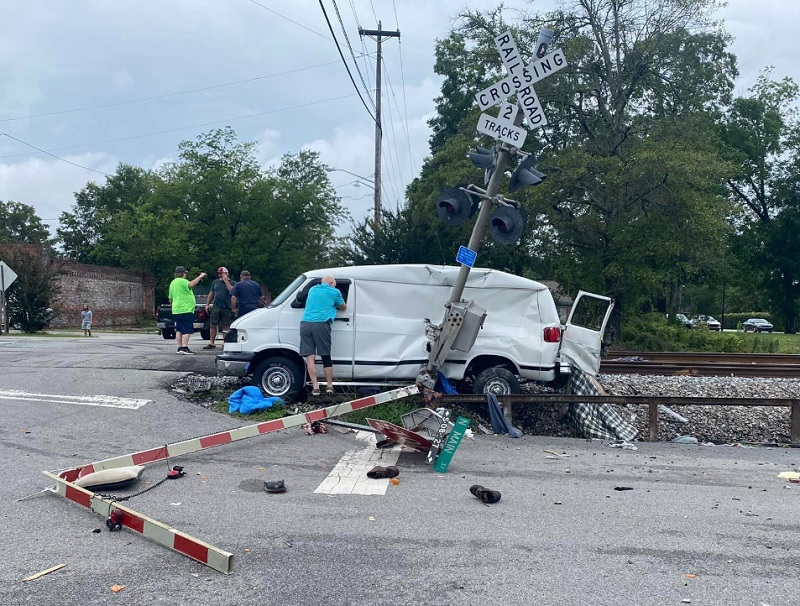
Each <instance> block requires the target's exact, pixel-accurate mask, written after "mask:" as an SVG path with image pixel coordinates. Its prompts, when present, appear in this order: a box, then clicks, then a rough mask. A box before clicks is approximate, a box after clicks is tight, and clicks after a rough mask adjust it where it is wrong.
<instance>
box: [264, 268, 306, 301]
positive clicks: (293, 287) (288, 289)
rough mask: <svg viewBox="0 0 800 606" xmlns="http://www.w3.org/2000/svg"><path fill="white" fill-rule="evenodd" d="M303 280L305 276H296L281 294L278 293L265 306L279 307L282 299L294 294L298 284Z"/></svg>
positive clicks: (298, 286)
mask: <svg viewBox="0 0 800 606" xmlns="http://www.w3.org/2000/svg"><path fill="white" fill-rule="evenodd" d="M305 281H306V277H305V276H302V275H301V276H297V277H296V278H295V279H294V280H293V281H292V283H291V284H289V286H287V287H286V288H284V289H283V290H282V291H281V294H279V295H278V296H277V297H275V298H274V299H272V302H271V303H270V304H269V305H267V307H279V306H280V305H283V303H284V301H286V299H288V298H289V297H291V296H292V295H293V294H294V292H295V291H296V290H297V289H298V288H300V285H301V284H303V283H304V282H305Z"/></svg>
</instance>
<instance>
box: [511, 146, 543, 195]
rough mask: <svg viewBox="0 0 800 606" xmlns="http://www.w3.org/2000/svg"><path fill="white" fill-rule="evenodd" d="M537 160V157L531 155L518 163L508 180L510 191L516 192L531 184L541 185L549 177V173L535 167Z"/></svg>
mask: <svg viewBox="0 0 800 606" xmlns="http://www.w3.org/2000/svg"><path fill="white" fill-rule="evenodd" d="M535 161H536V158H534V157H533V155H530V156H528V157H527V158H525V159H524V160H523V161H522V162H520V163H519V164H518V165H517V168H516V170H515V171H514V172H513V174H512V175H511V180H510V181H509V182H508V191H510V192H515V191H517V190H518V189H522V188H523V187H526V186H529V185H539V184H540V183H541V182H542V181H544V180H545V179H546V178H547V175H545V174H544V173H543V172H541V171H538V170H536V169H535V168H534V167H533V164H534V162H535Z"/></svg>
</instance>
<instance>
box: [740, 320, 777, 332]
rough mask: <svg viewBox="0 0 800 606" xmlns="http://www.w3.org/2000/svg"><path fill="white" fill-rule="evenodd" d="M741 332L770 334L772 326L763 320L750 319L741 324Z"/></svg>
mask: <svg viewBox="0 0 800 606" xmlns="http://www.w3.org/2000/svg"><path fill="white" fill-rule="evenodd" d="M742 330H743V331H744V332H772V324H770V323H769V322H767V321H766V320H765V319H764V318H750V319H749V320H748V321H747V322H743V323H742Z"/></svg>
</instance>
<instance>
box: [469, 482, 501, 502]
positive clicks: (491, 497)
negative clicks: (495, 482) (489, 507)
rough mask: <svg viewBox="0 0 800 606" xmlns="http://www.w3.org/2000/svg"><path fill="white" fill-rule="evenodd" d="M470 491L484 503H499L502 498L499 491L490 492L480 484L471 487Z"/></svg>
mask: <svg viewBox="0 0 800 606" xmlns="http://www.w3.org/2000/svg"><path fill="white" fill-rule="evenodd" d="M469 491H470V492H471V493H472V494H473V495H474V496H476V497H477V498H479V499H480V500H481V501H483V502H484V503H497V501H499V500H500V497H501V496H502V495H501V494H500V491H499V490H490V489H489V488H484V487H483V486H481V485H480V484H473V485H472V486H470V487H469Z"/></svg>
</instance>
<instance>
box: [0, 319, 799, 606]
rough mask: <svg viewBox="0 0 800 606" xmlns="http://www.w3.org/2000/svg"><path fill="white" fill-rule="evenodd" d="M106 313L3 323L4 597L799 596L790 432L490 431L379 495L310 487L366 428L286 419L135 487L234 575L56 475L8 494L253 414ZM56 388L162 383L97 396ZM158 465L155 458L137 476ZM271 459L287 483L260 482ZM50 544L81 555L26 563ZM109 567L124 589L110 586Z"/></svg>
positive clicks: (592, 600) (274, 472)
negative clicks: (209, 393)
mask: <svg viewBox="0 0 800 606" xmlns="http://www.w3.org/2000/svg"><path fill="white" fill-rule="evenodd" d="M97 334H98V336H97V337H94V338H91V339H84V338H82V337H78V336H76V337H75V338H65V337H61V338H25V337H11V338H8V337H0V395H2V394H3V393H5V394H6V395H5V396H3V397H0V410H1V411H2V419H3V421H2V427H3V432H2V437H0V448H1V449H2V450H0V452H2V455H3V460H4V470H5V474H4V478H3V481H2V483H0V517H1V518H2V528H3V531H2V534H0V547H1V548H2V549H3V552H4V554H5V557H4V563H3V566H2V567H0V604H9V605H10V604H15V605H16V604H26V603H37V604H81V605H84V604H111V603H114V604H136V605H138V604H141V605H151V604H162V603H164V604H192V605H193V606H204V605H216V604H220V605H225V604H278V603H282V604H330V605H351V604H358V605H360V604H364V605H373V604H375V605H383V604H386V605H390V604H391V605H396V604H475V605H480V606H486V605H487V604H492V605H505V604H520V605H521V604H543V605H548V606H549V605H559V606H572V605H575V606H578V605H581V606H583V605H586V604H592V605H606V604H607V605H614V606H633V605H637V606H638V605H648V606H649V605H664V604H681V603H685V602H683V600H691V603H692V604H715V605H726V606H732V605H740V604H741V605H753V606H761V605H763V604H768V605H770V606H779V605H790V604H798V603H800V588H799V587H798V583H797V570H798V568H799V567H800V522H798V519H797V511H798V505H800V484H787V483H786V482H785V481H784V480H782V479H780V478H778V477H777V474H778V473H780V472H781V471H785V470H796V469H797V464H798V463H800V450H795V449H767V448H759V449H749V448H740V447H726V446H717V447H702V446H684V445H676V444H648V443H639V450H638V451H620V450H618V449H612V448H609V446H608V445H607V444H604V443H601V442H587V441H585V440H578V439H555V438H548V437H541V436H538V437H534V436H525V437H523V438H521V439H517V440H514V439H510V438H508V437H503V436H482V435H478V436H476V438H475V439H474V440H465V441H464V442H463V443H462V445H461V447H460V449H459V450H458V452H457V454H456V457H455V459H454V461H453V464H452V465H451V467H450V470H449V472H448V473H447V474H444V475H442V474H437V473H434V472H433V471H432V470H431V468H430V467H429V466H427V465H426V464H425V463H424V460H423V457H422V455H418V454H414V453H403V454H401V455H400V459H399V462H398V466H399V467H400V469H401V474H400V476H399V480H400V484H399V485H398V486H389V488H388V491H387V492H386V494H385V495H382V496H363V495H336V496H329V495H325V494H315V493H314V490H315V489H316V488H317V487H318V486H319V484H320V483H321V482H322V480H323V479H324V478H325V477H326V476H327V475H328V473H329V472H330V471H331V469H332V468H333V466H334V465H336V463H337V462H338V461H339V460H340V458H341V457H342V455H343V454H344V453H346V452H348V451H352V450H353V449H354V448H358V447H359V446H358V445H357V444H356V441H357V440H356V439H355V438H354V434H345V433H339V432H336V431H333V430H331V431H330V432H329V433H328V434H324V435H314V436H306V435H304V434H303V432H302V431H300V430H299V429H294V430H287V431H282V432H278V433H276V434H270V435H265V436H261V437H256V438H252V439H248V440H244V441H242V442H238V443H235V444H229V445H225V446H221V447H217V448H213V449H210V450H206V451H203V452H200V453H195V454H192V455H187V456H184V457H181V458H180V460H179V461H178V462H180V464H182V465H184V466H185V467H186V470H187V471H188V472H189V473H188V475H187V476H186V477H184V478H182V479H180V480H178V481H175V482H167V483H166V484H163V485H161V486H159V487H157V488H156V489H154V490H152V491H151V492H148V493H146V494H143V495H141V496H139V497H136V498H135V499H133V500H131V501H130V502H129V503H128V504H129V506H130V507H132V508H133V509H135V510H137V511H139V512H141V513H144V514H146V515H148V516H150V517H152V518H154V519H156V520H159V521H161V522H164V523H166V524H170V525H172V526H174V527H175V528H177V529H180V530H182V531H184V532H186V533H188V534H190V535H192V536H194V537H197V538H199V539H202V540H204V541H206V542H208V543H210V544H212V545H215V546H217V547H219V548H221V549H225V550H227V551H230V552H232V553H234V554H235V558H234V560H235V562H234V573H233V574H232V575H229V576H226V575H223V574H220V573H218V572H215V571H213V570H211V569H209V568H207V567H204V566H202V565H200V564H198V563H196V562H193V561H191V560H189V559H187V558H185V557H183V556H181V555H179V554H176V553H174V552H172V551H170V550H167V549H165V548H163V547H161V546H159V545H156V544H154V543H151V542H149V541H148V540H146V539H144V538H143V537H141V536H138V535H136V534H134V533H132V532H130V531H127V530H124V531H121V532H115V533H111V532H108V531H107V530H106V529H105V527H104V524H103V520H102V519H101V518H99V517H98V516H96V515H94V514H93V513H91V512H90V511H88V510H86V509H84V508H82V507H80V506H78V505H75V504H73V503H70V502H68V501H66V500H65V499H62V498H60V497H57V496H55V495H52V494H43V495H41V496H37V497H35V498H31V499H29V500H26V501H23V502H15V501H14V499H16V498H18V497H20V496H23V495H27V494H30V493H33V492H35V491H37V490H40V489H41V488H43V487H45V486H46V485H47V478H45V477H44V476H43V475H42V474H41V471H42V470H56V469H61V468H66V467H74V466H76V465H78V464H81V463H87V462H91V461H96V460H100V459H104V458H109V457H112V456H115V455H118V454H124V453H127V452H133V451H138V450H142V449H144V448H148V447H154V446H159V445H162V444H165V443H169V442H173V441H177V440H182V439H186V438H190V437H194V436H199V435H204V434H208V433H212V432H215V431H219V430H222V429H226V428H230V427H233V426H236V425H237V424H239V423H237V422H235V421H234V420H232V419H230V418H229V417H227V416H225V415H220V414H217V413H213V412H209V411H207V410H205V409H203V408H201V407H199V406H197V405H195V404H192V403H190V402H187V401H185V400H182V399H180V398H179V397H177V396H175V395H174V394H172V393H170V392H169V391H168V389H167V386H168V385H169V384H171V383H172V382H173V381H174V380H175V379H176V378H178V377H180V376H181V375H182V374H184V373H186V372H189V371H199V372H210V371H211V369H212V367H213V354H212V353H210V352H201V351H200V350H199V347H198V348H197V349H198V352H199V353H198V355H197V356H195V357H189V356H177V355H176V354H175V353H174V348H173V344H172V343H170V342H165V341H163V340H161V339H160V338H158V337H157V336H155V335H111V334H103V333H102V332H100V331H98V333H97ZM10 390H17V391H22V392H26V393H28V394H45V395H48V396H50V397H49V399H48V398H47V397H39V398H38V399H36V398H34V397H33V396H22V395H20V396H19V397H15V396H14V395H13V394H12V395H11V396H9V395H8V392H9V391H10ZM59 395H60V396H83V397H88V396H97V395H104V396H117V397H122V398H129V399H136V400H147V401H148V402H147V403H146V404H144V405H142V406H140V407H139V408H136V409H132V408H113V407H100V406H94V405H81V404H78V403H77V402H79V400H77V399H75V398H73V399H74V400H75V401H74V402H69V401H68V400H66V399H64V398H61V399H59V398H57V397H55V396H59ZM545 450H553V451H556V452H558V453H564V454H566V455H569V456H563V457H559V458H557V459H553V458H547V457H548V454H547V453H545V452H544V451H545ZM549 456H552V455H549ZM165 470H166V465H164V464H163V463H157V464H153V465H151V466H149V467H148V469H147V471H146V472H145V478H144V479H145V480H147V481H149V482H152V481H155V480H157V479H159V478H160V477H163V473H164V472H165ZM278 478H282V479H284V480H285V481H286V484H287V486H288V488H289V489H288V492H286V493H285V494H279V495H273V494H267V493H265V492H263V491H261V490H260V489H259V487H260V485H261V481H262V480H264V479H278ZM474 483H478V484H483V485H485V486H487V487H490V488H494V489H497V490H500V491H501V492H502V494H503V497H502V500H501V501H500V502H499V503H497V504H494V505H484V504H482V503H481V502H480V501H478V500H477V499H475V498H474V497H473V496H472V495H471V494H470V493H469V491H468V489H469V486H470V485H471V484H474ZM618 486H627V487H631V488H633V490H630V491H615V490H614V488H615V487H618ZM786 486H790V488H788V489H787V488H785V487H786ZM97 528H102V529H103V530H102V532H100V533H93V532H92V531H93V530H94V529H97ZM56 564H66V567H64V568H62V569H61V570H59V571H57V572H54V573H52V574H49V575H47V576H43V577H41V578H39V579H38V580H35V581H31V582H27V583H25V582H22V581H21V579H23V578H25V577H26V576H29V575H32V574H34V573H36V572H39V571H41V570H44V569H47V568H50V567H51V566H54V565H56ZM687 575H696V577H695V576H687ZM115 584H118V585H124V586H125V589H124V590H123V591H122V592H120V593H112V591H111V590H110V588H111V586H112V585H115Z"/></svg>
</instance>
